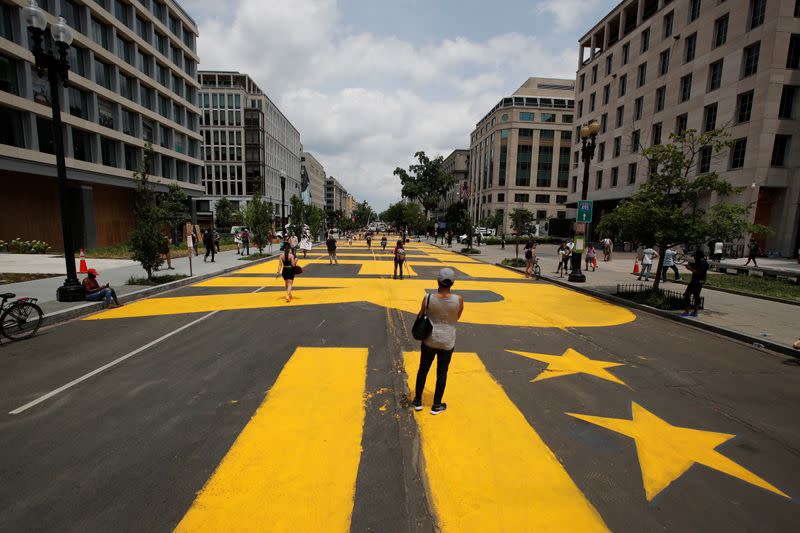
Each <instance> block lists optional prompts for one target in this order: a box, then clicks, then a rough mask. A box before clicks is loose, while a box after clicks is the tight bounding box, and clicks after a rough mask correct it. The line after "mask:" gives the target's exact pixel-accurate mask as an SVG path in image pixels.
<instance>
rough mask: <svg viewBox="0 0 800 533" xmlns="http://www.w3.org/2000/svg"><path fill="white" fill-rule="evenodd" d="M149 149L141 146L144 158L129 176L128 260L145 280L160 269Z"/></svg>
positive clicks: (159, 213)
mask: <svg viewBox="0 0 800 533" xmlns="http://www.w3.org/2000/svg"><path fill="white" fill-rule="evenodd" d="M152 160H153V147H152V145H151V144H150V143H146V144H145V146H144V157H143V159H142V162H141V163H140V165H139V168H138V170H136V171H135V172H134V173H133V179H134V181H135V183H136V191H135V193H134V197H135V200H134V215H135V216H134V226H133V231H132V232H131V234H130V237H129V239H128V242H129V243H130V247H131V251H132V252H133V253H132V258H133V260H134V261H138V262H139V263H140V264H141V265H142V268H143V269H144V270H145V272H147V277H148V279H152V277H153V269H155V268H156V267H158V266H160V265H161V263H162V261H161V254H160V253H159V252H160V249H161V243H162V240H163V236H162V235H161V222H162V215H163V213H162V211H161V209H159V206H158V202H157V197H156V192H155V190H154V188H153V184H152V182H151V181H150V171H151V162H152Z"/></svg>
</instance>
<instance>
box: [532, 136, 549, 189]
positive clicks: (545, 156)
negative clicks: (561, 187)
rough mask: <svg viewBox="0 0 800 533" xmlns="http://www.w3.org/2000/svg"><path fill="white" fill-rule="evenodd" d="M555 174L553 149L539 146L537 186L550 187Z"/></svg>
mask: <svg viewBox="0 0 800 533" xmlns="http://www.w3.org/2000/svg"><path fill="white" fill-rule="evenodd" d="M552 174H553V147H552V146H539V163H538V166H537V169H536V186H537V187H550V183H551V181H552Z"/></svg>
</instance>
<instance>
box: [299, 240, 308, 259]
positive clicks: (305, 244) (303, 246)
mask: <svg viewBox="0 0 800 533" xmlns="http://www.w3.org/2000/svg"><path fill="white" fill-rule="evenodd" d="M300 249H301V250H303V259H305V258H306V257H307V254H308V251H309V250H310V249H311V240H310V239H309V238H308V235H303V238H302V239H300Z"/></svg>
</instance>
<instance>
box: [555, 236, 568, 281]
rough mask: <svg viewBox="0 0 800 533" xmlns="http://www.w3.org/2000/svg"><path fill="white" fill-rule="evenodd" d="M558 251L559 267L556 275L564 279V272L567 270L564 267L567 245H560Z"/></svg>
mask: <svg viewBox="0 0 800 533" xmlns="http://www.w3.org/2000/svg"><path fill="white" fill-rule="evenodd" d="M557 251H558V267H556V274H561V276H562V277H563V274H562V270H563V269H564V268H565V266H564V265H565V263H566V262H565V261H564V257H565V255H566V253H567V245H566V244H564V243H563V242H562V243H561V244H559V245H558V250H557Z"/></svg>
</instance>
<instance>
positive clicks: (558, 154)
mask: <svg viewBox="0 0 800 533" xmlns="http://www.w3.org/2000/svg"><path fill="white" fill-rule="evenodd" d="M574 91H575V82H574V81H573V80H564V79H550V78H530V79H528V80H527V81H526V82H525V83H524V84H523V85H522V86H521V87H520V88H519V89H517V90H516V91H515V92H514V94H512V95H511V96H508V97H505V98H503V99H502V100H500V102H498V104H497V105H495V106H494V107H493V108H492V109H491V110H490V111H489V112H488V113H487V114H486V116H484V117H483V118H482V119H481V120H480V122H478V124H477V125H476V126H475V129H474V130H473V131H472V134H471V135H470V153H469V189H468V191H467V196H468V199H469V200H468V201H469V212H470V214H471V216H472V218H473V220H474V221H475V222H476V223H478V224H480V222H481V221H482V220H484V219H485V218H486V217H489V216H492V215H494V214H495V213H499V214H500V215H501V218H502V221H503V224H502V226H501V227H500V230H501V231H505V232H511V231H512V230H511V221H510V219H509V216H508V215H509V213H511V211H513V210H514V209H527V210H529V211H532V212H533V213H534V214H535V216H536V219H537V220H538V221H541V222H544V221H545V220H547V219H550V218H556V217H557V218H566V207H565V204H566V203H567V191H568V187H569V170H570V168H569V162H570V159H569V158H570V153H571V151H572V130H573V118H574V100H573V97H574Z"/></svg>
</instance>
